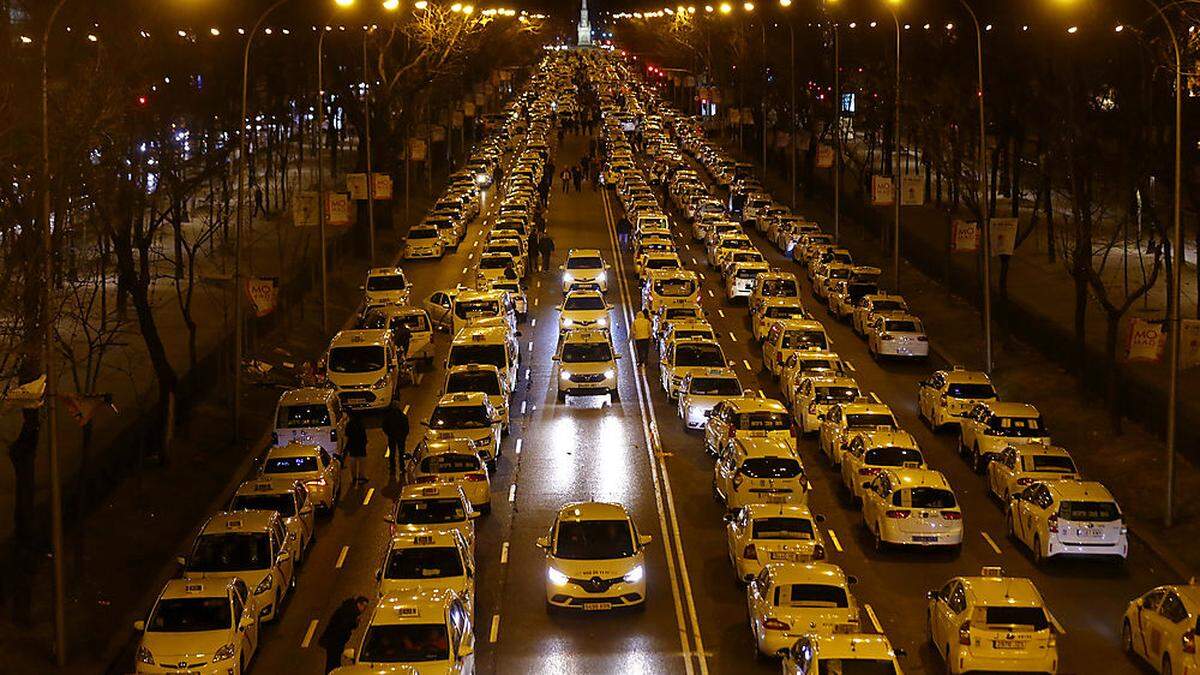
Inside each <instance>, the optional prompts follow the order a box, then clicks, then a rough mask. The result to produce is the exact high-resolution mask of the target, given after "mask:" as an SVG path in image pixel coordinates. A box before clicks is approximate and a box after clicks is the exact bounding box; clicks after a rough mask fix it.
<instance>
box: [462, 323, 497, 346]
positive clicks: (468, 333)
mask: <svg viewBox="0 0 1200 675" xmlns="http://www.w3.org/2000/svg"><path fill="white" fill-rule="evenodd" d="M507 339H508V328H507V327H505V326H475V325H470V326H467V327H465V328H462V329H460V330H459V331H458V333H456V334H455V335H454V342H455V343H458V344H462V343H469V342H484V343H486V342H504V341H505V340H507Z"/></svg>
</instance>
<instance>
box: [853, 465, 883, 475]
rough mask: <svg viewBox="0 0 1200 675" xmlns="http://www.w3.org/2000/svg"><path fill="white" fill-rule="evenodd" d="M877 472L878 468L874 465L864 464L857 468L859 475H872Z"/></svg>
mask: <svg viewBox="0 0 1200 675" xmlns="http://www.w3.org/2000/svg"><path fill="white" fill-rule="evenodd" d="M877 473H879V468H878V467H874V466H864V467H863V468H861V469H859V470H858V475H860V476H874V475H875V474H877Z"/></svg>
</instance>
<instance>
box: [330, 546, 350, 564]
mask: <svg viewBox="0 0 1200 675" xmlns="http://www.w3.org/2000/svg"><path fill="white" fill-rule="evenodd" d="M349 552H350V546H349V545H346V546H343V547H342V552H341V553H339V554H338V559H337V562H336V563H334V564H333V568H334V569H339V570H340V569H342V565H345V564H346V554H348V553H349Z"/></svg>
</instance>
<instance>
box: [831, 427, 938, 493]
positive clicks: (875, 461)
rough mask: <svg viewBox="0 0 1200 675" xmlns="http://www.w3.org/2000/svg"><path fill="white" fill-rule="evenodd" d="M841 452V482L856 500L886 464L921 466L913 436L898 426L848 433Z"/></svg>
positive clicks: (919, 451) (921, 456) (921, 462)
mask: <svg viewBox="0 0 1200 675" xmlns="http://www.w3.org/2000/svg"><path fill="white" fill-rule="evenodd" d="M849 438H850V441H849V443H847V444H846V449H845V450H844V451H843V452H842V461H841V468H842V485H844V486H845V488H846V490H847V491H848V492H849V493H850V498H851V501H854V502H858V500H859V499H861V498H862V495H863V490H864V488H866V487H867V485H869V484H870V483H871V479H872V478H873V477H874V476H875V474H877V473H879V472H880V471H882V470H883V469H885V468H889V467H905V468H909V469H923V468H925V456H924V455H922V454H921V449H920V448H919V447H917V439H915V438H913V437H912V434H910V433H908V432H907V431H904V430H902V429H892V428H890V427H885V428H883V429H869V430H866V431H859V432H855V433H852V434H850V436H849Z"/></svg>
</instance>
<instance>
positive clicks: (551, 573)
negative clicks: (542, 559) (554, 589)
mask: <svg viewBox="0 0 1200 675" xmlns="http://www.w3.org/2000/svg"><path fill="white" fill-rule="evenodd" d="M546 579H548V580H549V581H550V583H552V584H554V585H555V586H566V585H567V582H568V581H570V578H569V577H567V575H565V574H563V573H562V572H559V571H558V570H556V569H554V568H553V567H547V568H546Z"/></svg>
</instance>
